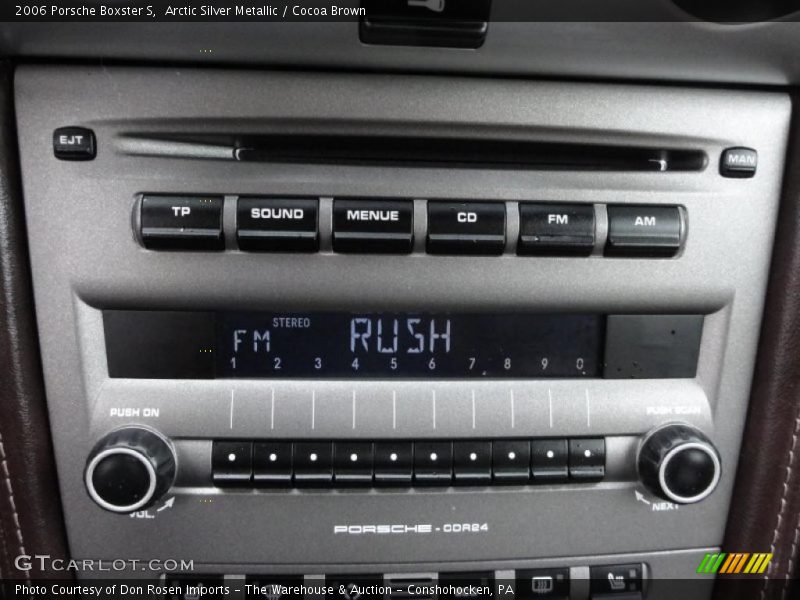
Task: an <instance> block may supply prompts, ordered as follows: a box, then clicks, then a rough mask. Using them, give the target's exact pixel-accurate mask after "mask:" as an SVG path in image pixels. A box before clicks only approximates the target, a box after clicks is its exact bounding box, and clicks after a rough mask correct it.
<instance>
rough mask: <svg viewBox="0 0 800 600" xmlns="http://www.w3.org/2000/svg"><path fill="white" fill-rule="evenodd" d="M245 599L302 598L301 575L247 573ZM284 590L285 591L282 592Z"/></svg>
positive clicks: (299, 599)
mask: <svg viewBox="0 0 800 600" xmlns="http://www.w3.org/2000/svg"><path fill="white" fill-rule="evenodd" d="M245 584H247V585H248V586H249V587H247V588H245V589H246V590H247V591H246V599H247V600H270V599H271V600H303V597H304V596H303V594H302V593H301V592H302V586H303V576H302V575H248V576H247V577H246V578H245ZM284 592H285V593H284Z"/></svg>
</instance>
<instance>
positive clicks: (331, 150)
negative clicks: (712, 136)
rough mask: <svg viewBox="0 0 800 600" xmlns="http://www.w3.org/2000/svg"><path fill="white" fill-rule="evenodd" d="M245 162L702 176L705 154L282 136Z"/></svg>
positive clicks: (248, 143) (253, 145) (259, 145)
mask: <svg viewBox="0 0 800 600" xmlns="http://www.w3.org/2000/svg"><path fill="white" fill-rule="evenodd" d="M234 156H235V158H236V160H239V161H244V162H267V163H301V164H338V165H361V166H399V167H423V168H426V167H427V168H464V169H520V170H586V171H702V170H703V169H704V168H705V166H706V163H707V157H706V155H705V153H704V152H702V151H699V150H686V149H665V148H646V147H636V146H615V145H595V144H572V143H559V142H543V141H520V140H504V139H477V138H438V137H402V136H367V135H363V136H343V135H280V136H266V137H260V138H254V139H251V140H245V143H244V144H241V145H239V146H238V147H236V149H235V150H234Z"/></svg>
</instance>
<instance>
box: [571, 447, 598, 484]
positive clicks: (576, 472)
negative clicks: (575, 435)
mask: <svg viewBox="0 0 800 600" xmlns="http://www.w3.org/2000/svg"><path fill="white" fill-rule="evenodd" d="M605 474H606V441H605V440H604V439H603V438H581V439H575V440H570V441H569V476H570V477H571V478H572V479H581V480H583V481H598V480H600V479H602V478H603V477H604V476H605Z"/></svg>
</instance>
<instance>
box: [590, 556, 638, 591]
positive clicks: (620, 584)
mask: <svg viewBox="0 0 800 600" xmlns="http://www.w3.org/2000/svg"><path fill="white" fill-rule="evenodd" d="M590 576H591V580H592V582H591V593H592V598H594V597H603V598H605V597H606V596H602V594H609V596H607V597H608V598H611V597H613V596H611V595H610V594H615V595H616V594H626V593H627V594H635V593H637V592H642V564H641V563H631V564H628V565H603V566H600V567H592V568H591V570H590Z"/></svg>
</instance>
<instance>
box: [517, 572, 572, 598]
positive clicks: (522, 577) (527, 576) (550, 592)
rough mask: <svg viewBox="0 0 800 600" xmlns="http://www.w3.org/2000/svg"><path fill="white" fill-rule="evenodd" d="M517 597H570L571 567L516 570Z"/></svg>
mask: <svg viewBox="0 0 800 600" xmlns="http://www.w3.org/2000/svg"><path fill="white" fill-rule="evenodd" d="M515 579H516V582H515V583H516V590H515V597H516V598H519V599H520V600H533V599H534V598H544V599H547V600H567V599H568V598H569V569H565V568H555V569H525V570H524V571H517V572H516V578H515Z"/></svg>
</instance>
